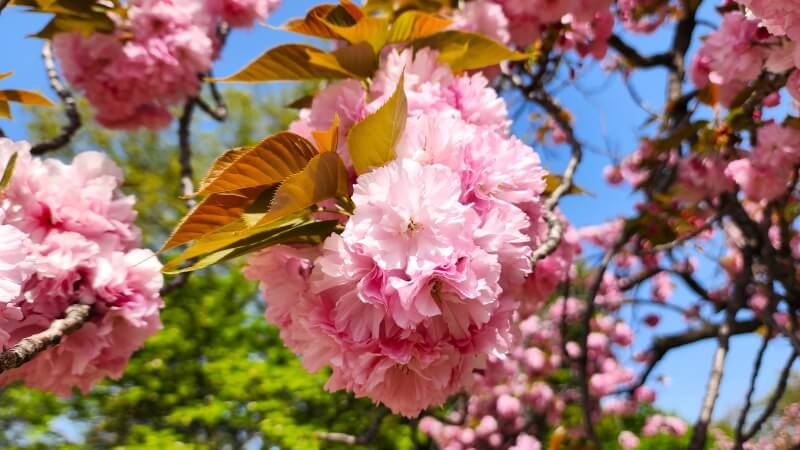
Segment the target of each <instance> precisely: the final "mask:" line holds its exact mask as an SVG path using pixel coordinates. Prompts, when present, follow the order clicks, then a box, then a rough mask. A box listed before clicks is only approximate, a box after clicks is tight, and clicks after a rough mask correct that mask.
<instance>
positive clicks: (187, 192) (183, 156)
mask: <svg viewBox="0 0 800 450" xmlns="http://www.w3.org/2000/svg"><path fill="white" fill-rule="evenodd" d="M196 106H197V98H196V97H192V98H190V99H189V100H187V101H186V104H185V105H184V106H183V114H181V118H180V120H179V122H178V145H179V146H180V155H179V162H180V165H181V173H180V176H181V194H182V195H183V196H184V197H185V198H186V199H187V200H186V204H187V206H188V207H189V208H190V209H191V208H193V207H194V204H195V201H194V200H193V199H192V198H191V196H192V194H194V180H193V179H192V178H193V176H194V169H193V168H192V135H191V133H192V130H191V128H192V117H193V116H194V108H195V107H196Z"/></svg>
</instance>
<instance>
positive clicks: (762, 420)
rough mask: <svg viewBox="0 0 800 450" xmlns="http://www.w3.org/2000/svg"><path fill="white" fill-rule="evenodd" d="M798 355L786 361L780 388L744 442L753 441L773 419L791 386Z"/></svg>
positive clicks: (779, 384)
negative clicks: (768, 421) (779, 403)
mask: <svg viewBox="0 0 800 450" xmlns="http://www.w3.org/2000/svg"><path fill="white" fill-rule="evenodd" d="M797 357H798V353H797V352H796V351H795V352H792V356H790V357H789V360H788V361H786V365H785V366H783V370H782V371H781V375H780V378H779V379H778V380H779V381H778V386H777V387H776V388H775V392H773V394H772V397H771V398H770V400H769V403H768V404H767V407H766V408H764V410H763V411H762V412H761V415H760V416H759V417H758V419H756V421H755V422H753V425H752V426H751V427H750V429H749V430H748V431H747V433H745V434H744V436H743V437H742V442H747V441H749V440H750V439H753V437H755V435H756V434H758V432H759V431H760V430H761V428H762V427H763V426H764V424H765V423H767V420H769V418H770V417H772V414H773V413H774V412H775V409H776V408H777V407H778V402H780V400H781V398H783V394H784V393H785V392H786V387H787V386H788V385H789V378H791V375H792V366H794V361H795V360H796V359H797Z"/></svg>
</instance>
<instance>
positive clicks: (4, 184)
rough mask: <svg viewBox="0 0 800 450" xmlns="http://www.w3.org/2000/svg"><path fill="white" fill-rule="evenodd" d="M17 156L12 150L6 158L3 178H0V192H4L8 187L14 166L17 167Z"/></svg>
mask: <svg viewBox="0 0 800 450" xmlns="http://www.w3.org/2000/svg"><path fill="white" fill-rule="evenodd" d="M18 156H19V154H18V153H16V152H14V154H13V155H11V157H10V158H8V162H7V163H6V167H5V168H4V169H3V178H2V179H0V193H3V192H5V191H6V189H8V185H9V184H10V183H11V177H12V176H13V175H14V168H15V167H17V157H18Z"/></svg>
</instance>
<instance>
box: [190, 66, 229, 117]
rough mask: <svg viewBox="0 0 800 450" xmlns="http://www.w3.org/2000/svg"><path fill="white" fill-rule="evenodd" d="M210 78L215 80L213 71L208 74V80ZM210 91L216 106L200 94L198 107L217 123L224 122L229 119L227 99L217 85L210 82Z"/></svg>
mask: <svg viewBox="0 0 800 450" xmlns="http://www.w3.org/2000/svg"><path fill="white" fill-rule="evenodd" d="M208 78H213V75H212V73H211V71H209V72H208V76H207V79H208ZM208 89H209V91H211V99H212V100H213V101H214V105H215V106H212V105H210V104H209V103H208V102H206V101H205V99H203V98H202V97H201V96H200V95H199V94H198V96H197V106H199V107H200V109H201V110H203V112H204V113H206V114H208V115H209V116H210V117H211V118H212V119H214V120H216V121H217V122H224V121H225V119H227V118H228V105H226V104H225V99H224V98H223V97H222V94H221V93H220V92H219V88H217V83H214V82H213V81H209V82H208Z"/></svg>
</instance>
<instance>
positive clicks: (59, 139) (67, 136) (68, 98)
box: [31, 41, 82, 155]
mask: <svg viewBox="0 0 800 450" xmlns="http://www.w3.org/2000/svg"><path fill="white" fill-rule="evenodd" d="M42 59H43V60H44V66H45V69H46V70H47V78H48V80H50V86H51V87H52V88H53V90H54V91H55V92H56V94H58V97H59V98H61V103H63V104H64V112H65V114H66V116H67V123H66V124H65V125H64V126H63V127H62V128H61V134H59V135H58V136H56V137H54V138H52V139H48V140H46V141H44V142H40V143H38V144H36V145H34V146H33V148H31V153H32V154H34V155H42V154H45V153H47V152H50V151H53V150H58V149H60V148H62V147H64V146H66V145H67V144H69V143H70V141H72V138H73V137H74V136H75V133H77V132H78V130H79V129H80V128H81V125H82V124H81V115H80V113H79V112H78V104H77V102H76V101H75V97H74V96H73V95H72V92H70V91H69V89H67V87H66V86H65V85H64V83H63V82H62V81H61V78H60V77H59V76H58V71H57V70H56V64H55V61H54V60H53V49H52V46H51V45H50V41H46V42H45V44H44V47H42Z"/></svg>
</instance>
